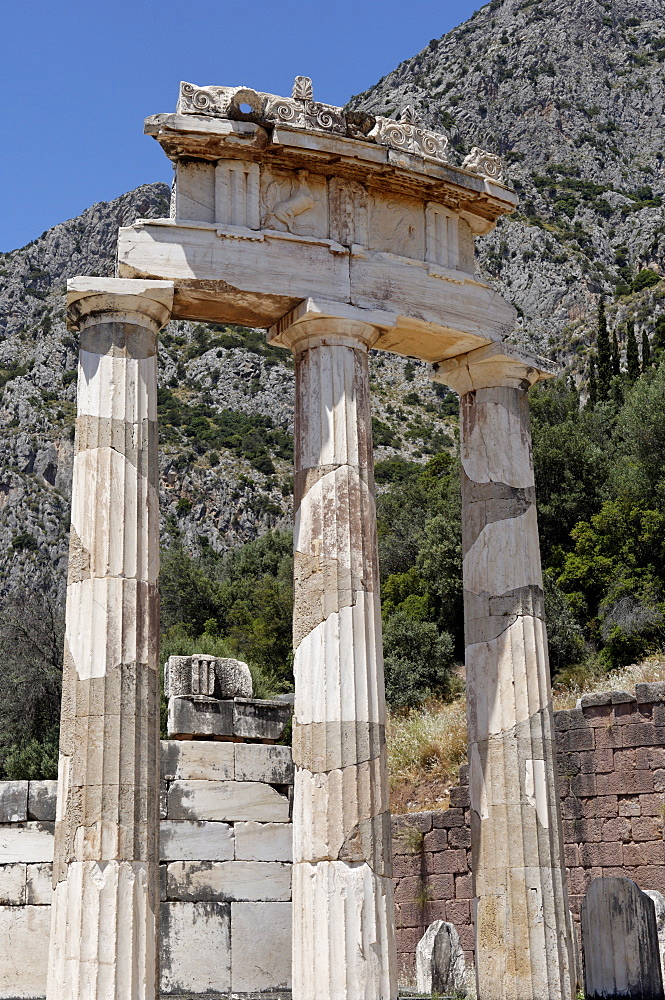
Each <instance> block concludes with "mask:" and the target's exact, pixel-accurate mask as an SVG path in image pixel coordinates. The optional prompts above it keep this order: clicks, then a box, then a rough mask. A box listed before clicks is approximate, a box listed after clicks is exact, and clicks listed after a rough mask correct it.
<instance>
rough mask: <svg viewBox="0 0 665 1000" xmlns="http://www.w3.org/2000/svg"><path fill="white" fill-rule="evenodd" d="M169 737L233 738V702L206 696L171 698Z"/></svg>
mask: <svg viewBox="0 0 665 1000" xmlns="http://www.w3.org/2000/svg"><path fill="white" fill-rule="evenodd" d="M167 725H168V733H169V736H177V735H187V736H191V735H194V736H197V735H201V736H232V735H233V702H232V701H219V699H217V698H209V697H207V696H204V695H183V696H178V697H171V698H169V714H168V724H167Z"/></svg>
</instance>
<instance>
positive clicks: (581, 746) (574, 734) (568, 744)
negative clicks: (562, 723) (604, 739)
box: [561, 728, 594, 752]
mask: <svg viewBox="0 0 665 1000" xmlns="http://www.w3.org/2000/svg"><path fill="white" fill-rule="evenodd" d="M593 734H594V730H593V729H588V728H587V729H570V730H569V731H568V732H566V733H565V734H564V737H563V741H562V746H561V749H562V750H564V751H566V752H568V751H571V750H593V748H594V735H593Z"/></svg>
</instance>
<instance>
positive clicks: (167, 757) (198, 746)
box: [161, 740, 235, 781]
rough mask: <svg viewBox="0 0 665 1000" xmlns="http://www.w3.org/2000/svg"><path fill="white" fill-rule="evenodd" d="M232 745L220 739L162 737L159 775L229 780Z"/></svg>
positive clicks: (206, 779) (170, 778) (232, 760)
mask: <svg viewBox="0 0 665 1000" xmlns="http://www.w3.org/2000/svg"><path fill="white" fill-rule="evenodd" d="M234 761H235V754H234V744H233V743H225V742H222V741H221V740H162V743H161V771H162V778H163V779H164V780H168V781H174V780H176V779H179V778H184V779H185V780H189V779H194V780H197V781H233V779H234V777H235V764H234Z"/></svg>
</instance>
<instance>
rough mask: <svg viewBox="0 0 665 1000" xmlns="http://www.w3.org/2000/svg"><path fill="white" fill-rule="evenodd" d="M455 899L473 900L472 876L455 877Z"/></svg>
mask: <svg viewBox="0 0 665 1000" xmlns="http://www.w3.org/2000/svg"><path fill="white" fill-rule="evenodd" d="M455 899H473V888H472V885H471V876H470V875H456V876H455Z"/></svg>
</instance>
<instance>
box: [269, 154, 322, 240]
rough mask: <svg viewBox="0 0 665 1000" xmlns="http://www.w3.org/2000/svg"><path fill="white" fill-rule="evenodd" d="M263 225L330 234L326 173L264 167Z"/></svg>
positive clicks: (306, 233) (307, 233) (299, 233)
mask: <svg viewBox="0 0 665 1000" xmlns="http://www.w3.org/2000/svg"><path fill="white" fill-rule="evenodd" d="M261 225H262V227H263V228H264V229H276V230H278V231H279V232H283V233H293V234H294V235H296V236H319V237H321V238H322V239H327V238H328V197H327V186H326V180H325V178H324V177H320V176H317V175H314V174H310V173H309V172H308V171H307V170H297V171H295V172H293V173H289V172H286V171H278V170H264V171H263V174H262V177H261Z"/></svg>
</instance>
